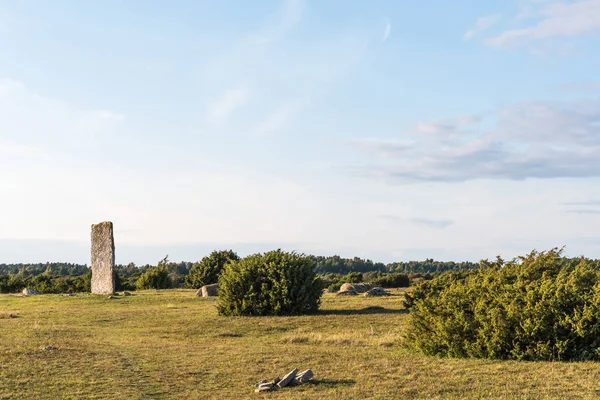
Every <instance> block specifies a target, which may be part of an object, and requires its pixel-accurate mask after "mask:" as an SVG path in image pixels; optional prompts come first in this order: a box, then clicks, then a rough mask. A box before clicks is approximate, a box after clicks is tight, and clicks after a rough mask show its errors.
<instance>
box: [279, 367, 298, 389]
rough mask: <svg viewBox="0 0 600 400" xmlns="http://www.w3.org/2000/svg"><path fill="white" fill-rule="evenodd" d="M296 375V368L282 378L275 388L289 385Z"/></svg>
mask: <svg viewBox="0 0 600 400" xmlns="http://www.w3.org/2000/svg"><path fill="white" fill-rule="evenodd" d="M297 373H298V368H294V369H293V370H291V371H290V372H289V373H288V374H287V375H286V376H284V377H283V378H282V379H281V381H279V383H277V386H279V387H285V386H287V385H289V384H290V382H292V381H293V380H294V378H295V377H296V374H297Z"/></svg>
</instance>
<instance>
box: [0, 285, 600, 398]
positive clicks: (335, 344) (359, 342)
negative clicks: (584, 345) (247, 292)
mask: <svg viewBox="0 0 600 400" xmlns="http://www.w3.org/2000/svg"><path fill="white" fill-rule="evenodd" d="M402 298H403V295H402V291H395V292H394V295H393V296H390V297H386V298H365V297H362V296H358V297H343V298H341V297H336V296H334V295H325V296H324V297H323V305H322V312H321V313H320V314H319V315H314V316H304V317H273V318H271V317H258V318H224V317H219V316H218V315H217V314H216V311H215V307H214V305H215V300H214V299H201V298H197V297H195V296H194V291H189V290H188V291H186V290H166V291H147V292H137V293H135V295H134V296H130V297H118V298H116V299H112V300H109V299H107V298H106V297H104V296H92V295H88V294H79V295H77V296H73V297H62V296H60V295H40V296H32V297H19V296H14V295H0V399H41V398H48V399H57V398H64V399H82V398H97V399H105V398H106V399H109V398H128V399H196V398H198V399H200V398H202V399H245V398H249V399H253V398H269V399H342V398H344V399H406V398H439V399H448V398H494V399H497V398H530V399H540V398H556V399H565V398H599V397H600V365H598V364H596V363H547V362H537V363H526V362H500V361H486V360H451V359H450V360H449V359H438V358H431V357H425V356H421V355H418V354H413V353H411V352H408V351H406V350H404V349H403V348H402V346H401V342H400V340H401V339H400V336H401V333H402V330H403V328H404V326H405V325H406V322H407V319H408V318H409V316H408V314H406V312H405V311H404V310H403V309H402V305H401V304H402ZM10 314H12V317H11V316H10ZM47 346H52V347H54V349H52V350H46V349H45V347H47ZM294 367H296V368H299V369H301V370H302V369H307V368H311V369H312V370H313V371H314V373H315V378H316V379H317V382H316V383H314V384H305V385H302V386H296V387H290V388H283V389H280V390H278V391H276V392H268V393H260V394H258V393H254V387H253V384H254V383H255V382H257V381H259V380H261V379H272V378H274V377H275V376H283V375H284V374H285V373H286V372H288V371H289V370H291V369H293V368H294Z"/></svg>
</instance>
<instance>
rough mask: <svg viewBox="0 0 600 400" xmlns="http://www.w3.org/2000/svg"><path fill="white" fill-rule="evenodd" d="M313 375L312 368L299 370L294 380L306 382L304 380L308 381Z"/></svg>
mask: <svg viewBox="0 0 600 400" xmlns="http://www.w3.org/2000/svg"><path fill="white" fill-rule="evenodd" d="M313 376H314V374H313V372H312V370H310V369H307V370H306V371H302V372H300V373H299V374H298V375H297V376H296V378H295V380H296V382H298V383H306V382H308V381H310V380H311V379H312V377H313Z"/></svg>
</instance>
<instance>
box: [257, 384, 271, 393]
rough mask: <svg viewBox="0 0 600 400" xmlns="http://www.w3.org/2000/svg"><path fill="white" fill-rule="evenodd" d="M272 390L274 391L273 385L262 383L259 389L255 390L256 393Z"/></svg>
mask: <svg viewBox="0 0 600 400" xmlns="http://www.w3.org/2000/svg"><path fill="white" fill-rule="evenodd" d="M271 389H273V384H272V383H261V384H259V385H258V387H257V388H256V389H254V391H255V392H256V393H260V392H268V391H269V390H271Z"/></svg>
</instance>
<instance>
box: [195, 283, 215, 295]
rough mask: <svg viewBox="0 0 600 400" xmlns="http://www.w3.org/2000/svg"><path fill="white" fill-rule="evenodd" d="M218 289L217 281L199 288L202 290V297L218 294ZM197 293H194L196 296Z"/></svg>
mask: <svg viewBox="0 0 600 400" xmlns="http://www.w3.org/2000/svg"><path fill="white" fill-rule="evenodd" d="M218 290H219V284H218V283H213V284H212V285H204V286H202V287H201V288H200V291H201V292H202V297H213V296H217V295H218V293H217V292H218ZM197 295H198V293H196V296H197Z"/></svg>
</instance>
